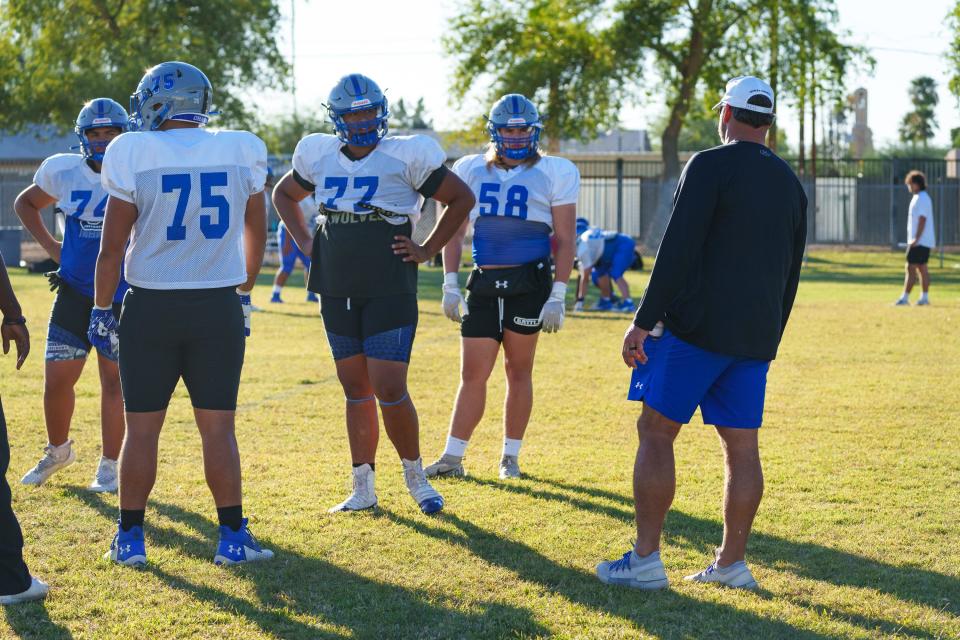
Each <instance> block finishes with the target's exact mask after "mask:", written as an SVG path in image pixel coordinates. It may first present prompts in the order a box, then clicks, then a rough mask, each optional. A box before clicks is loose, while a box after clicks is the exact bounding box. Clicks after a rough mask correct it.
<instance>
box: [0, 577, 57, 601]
mask: <svg viewBox="0 0 960 640" xmlns="http://www.w3.org/2000/svg"><path fill="white" fill-rule="evenodd" d="M48 591H50V587H49V586H48V585H47V583H46V582H44V581H43V580H39V579H37V578H34V577H33V576H31V577H30V586H29V587H28V588H27V590H26V591H21V592H20V593H12V594H10V595H8V596H0V604H20V603H21V602H30V601H32V600H43V599H44V598H46V597H47V592H48Z"/></svg>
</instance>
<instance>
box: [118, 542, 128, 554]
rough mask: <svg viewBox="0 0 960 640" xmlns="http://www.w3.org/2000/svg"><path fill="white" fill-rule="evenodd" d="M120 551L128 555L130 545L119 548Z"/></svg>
mask: <svg viewBox="0 0 960 640" xmlns="http://www.w3.org/2000/svg"><path fill="white" fill-rule="evenodd" d="M120 551H122V552H124V553H130V545H128V544H125V545H121V546H120Z"/></svg>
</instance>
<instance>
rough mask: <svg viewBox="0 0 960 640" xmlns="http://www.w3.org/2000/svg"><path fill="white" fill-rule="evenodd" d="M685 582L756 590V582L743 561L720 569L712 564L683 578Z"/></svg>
mask: <svg viewBox="0 0 960 640" xmlns="http://www.w3.org/2000/svg"><path fill="white" fill-rule="evenodd" d="M684 580H686V581H687V582H716V583H718V584H722V585H724V586H726V587H731V588H733V589H756V588H757V581H756V580H754V578H753V574H752V573H750V568H749V567H747V563H746V562H745V561H743V560H740V561H739V562H734V563H733V564H731V565H730V566H729V567H723V568H722V569H721V568H720V567H718V566H717V563H716V562H714V563H713V564H711V565H710V566H709V567H707V568H706V569H704V570H703V571H701V572H700V573H695V574H693V575H690V576H687V577H685V578H684Z"/></svg>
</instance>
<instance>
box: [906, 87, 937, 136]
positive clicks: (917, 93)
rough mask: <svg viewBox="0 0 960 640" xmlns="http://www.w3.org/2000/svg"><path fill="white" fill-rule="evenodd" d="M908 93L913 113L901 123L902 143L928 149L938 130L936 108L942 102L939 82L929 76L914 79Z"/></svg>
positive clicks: (908, 114)
mask: <svg viewBox="0 0 960 640" xmlns="http://www.w3.org/2000/svg"><path fill="white" fill-rule="evenodd" d="M908 93H909V94H910V103H911V104H912V105H913V111H910V112H909V113H907V114H906V115H904V116H903V120H901V121H900V141H901V142H907V143H910V144H911V145H913V146H916V145H917V144H922V145H923V146H924V147H926V146H927V145H928V144H929V142H930V140H931V139H932V138H933V134H934V130H935V129H936V128H937V119H936V108H937V103H938V102H940V96H939V95H937V81H936V80H934V79H933V78H931V77H929V76H920V77H917V78H914V79H913V80H911V81H910V89H908Z"/></svg>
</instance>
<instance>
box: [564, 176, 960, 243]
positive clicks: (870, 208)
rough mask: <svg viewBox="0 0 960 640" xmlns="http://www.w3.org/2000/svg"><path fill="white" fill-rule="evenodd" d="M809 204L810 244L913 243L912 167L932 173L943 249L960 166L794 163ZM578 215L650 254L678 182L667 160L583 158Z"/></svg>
mask: <svg viewBox="0 0 960 640" xmlns="http://www.w3.org/2000/svg"><path fill="white" fill-rule="evenodd" d="M788 162H789V163H790V164H791V166H792V167H793V168H794V171H796V172H797V173H798V175H799V177H800V181H801V183H802V184H803V187H804V190H805V191H806V193H807V199H808V210H807V220H808V234H807V235H808V242H809V243H810V244H855V245H875V246H888V247H892V248H896V247H897V246H898V245H899V244H900V243H903V242H905V241H906V239H907V237H906V236H907V208H908V206H909V203H910V197H911V195H910V193H909V191H908V190H907V188H906V186H905V185H904V182H903V181H904V177H905V176H906V174H907V173H908V172H909V171H910V170H912V169H918V170H920V171H923V172H924V173H925V174H926V176H927V192H928V193H929V194H930V197H931V199H932V200H933V205H934V221H935V223H936V232H937V233H936V235H937V242H938V244H942V245H958V244H960V178H958V174H960V171H958V170H960V167H958V166H957V163H956V161H947V160H940V159H870V160H850V159H844V160H827V161H824V160H820V161H819V162H818V163H817V171H816V176H814V175H812V172H811V171H810V165H809V163H807V165H806V167H804V168H805V169H806V171H801V170H800V167H799V166H798V165H799V163H798V162H797V161H796V160H794V159H788ZM577 165H578V167H579V169H580V175H581V183H580V201H579V204H578V214H579V215H583V216H585V217H586V218H588V219H589V220H590V221H591V223H593V224H595V225H597V226H601V227H603V228H605V229H616V230H618V231H620V232H621V233H626V234H629V235H631V236H633V237H635V238H637V239H638V240H639V241H640V242H641V243H642V245H643V248H644V250H645V251H646V252H649V253H652V252H655V251H656V248H657V247H658V246H659V244H660V239H661V238H662V236H663V231H664V229H665V228H666V223H667V221H668V220H669V215H670V208H671V205H672V201H673V194H674V191H675V189H676V184H677V183H676V180H669V179H665V178H664V177H663V175H662V173H663V172H662V163H660V162H657V161H650V162H642V161H629V160H623V159H613V160H579V161H577Z"/></svg>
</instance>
